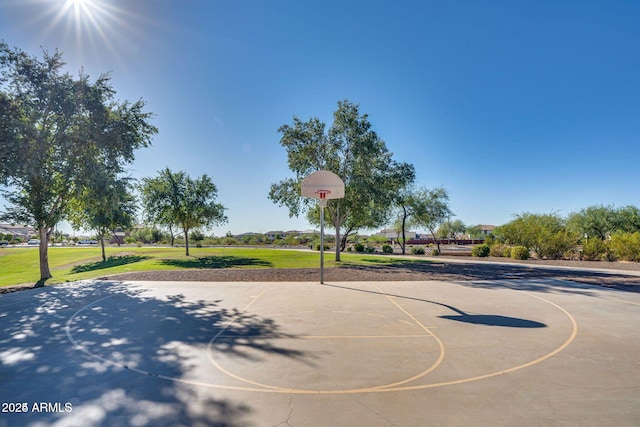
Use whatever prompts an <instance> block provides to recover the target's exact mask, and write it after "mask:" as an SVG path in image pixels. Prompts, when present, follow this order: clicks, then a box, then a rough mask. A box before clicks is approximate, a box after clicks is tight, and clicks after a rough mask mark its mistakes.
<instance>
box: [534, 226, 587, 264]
mask: <svg viewBox="0 0 640 427" xmlns="http://www.w3.org/2000/svg"><path fill="white" fill-rule="evenodd" d="M538 239H539V243H538V244H537V246H538V247H537V248H536V252H537V254H538V258H539V259H543V258H546V259H561V258H562V257H563V256H564V254H565V253H566V252H567V251H570V250H571V249H572V248H573V247H575V245H576V243H577V241H578V239H577V237H576V236H575V235H574V234H572V233H568V232H566V231H564V230H560V231H557V232H556V233H553V234H549V235H542V236H540V237H539V238H538Z"/></svg>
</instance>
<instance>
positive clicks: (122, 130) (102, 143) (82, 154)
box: [0, 42, 157, 284]
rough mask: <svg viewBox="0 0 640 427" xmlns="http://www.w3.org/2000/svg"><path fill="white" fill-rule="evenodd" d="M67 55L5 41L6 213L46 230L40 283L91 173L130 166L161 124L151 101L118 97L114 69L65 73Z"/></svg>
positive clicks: (0, 99) (0, 158)
mask: <svg viewBox="0 0 640 427" xmlns="http://www.w3.org/2000/svg"><path fill="white" fill-rule="evenodd" d="M63 66H64V61H63V59H62V54H60V53H59V52H57V51H56V52H55V53H53V54H49V53H48V52H44V55H43V58H42V59H39V58H37V57H33V56H30V55H28V54H26V53H25V52H23V51H21V50H19V49H11V48H9V47H8V46H7V45H6V44H5V43H2V42H0V138H1V139H0V184H4V185H6V186H7V189H5V190H4V191H3V194H4V195H5V197H6V199H7V200H8V201H9V202H10V203H11V205H12V206H11V207H10V208H9V209H8V210H7V212H5V215H4V217H5V218H10V219H11V220H12V221H15V222H19V223H29V224H33V225H34V226H35V227H36V228H37V229H38V233H39V237H40V278H41V280H40V283H41V284H43V283H44V281H45V280H46V279H48V278H50V277H51V272H50V270H49V260H48V250H47V249H48V246H47V243H48V240H49V237H50V235H51V233H52V231H53V229H54V227H55V225H56V224H57V223H58V222H59V221H60V220H62V219H63V218H65V217H66V216H67V214H68V208H69V203H70V202H71V201H72V200H73V199H74V198H75V197H76V196H77V195H79V194H81V193H82V192H83V190H84V189H86V188H87V187H90V186H91V181H92V178H91V176H92V173H93V171H95V170H96V169H100V168H106V169H107V170H110V171H111V172H112V173H113V174H118V173H120V172H122V171H123V168H124V165H125V164H127V163H130V162H132V161H133V159H134V151H135V150H136V149H138V148H140V147H145V146H148V145H150V143H151V136H152V135H153V134H155V133H157V129H156V128H155V127H154V126H152V125H151V124H150V123H149V119H150V117H151V113H148V112H144V111H143V109H144V106H145V103H144V102H143V101H142V100H139V101H137V102H134V103H130V102H128V101H125V102H118V101H116V100H114V96H115V91H114V89H113V88H112V86H111V84H110V77H109V76H108V75H106V74H105V75H101V76H100V77H98V79H96V80H95V81H93V82H92V81H91V80H90V79H89V76H87V75H85V74H83V73H82V72H81V73H80V74H79V76H78V77H77V78H74V77H72V76H71V75H70V74H68V73H65V72H63Z"/></svg>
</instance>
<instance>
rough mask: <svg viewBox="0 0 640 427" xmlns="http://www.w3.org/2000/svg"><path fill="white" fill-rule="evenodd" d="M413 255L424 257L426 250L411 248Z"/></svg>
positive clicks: (418, 247)
mask: <svg viewBox="0 0 640 427" xmlns="http://www.w3.org/2000/svg"><path fill="white" fill-rule="evenodd" d="M411 253H412V254H414V255H424V248H423V247H422V246H416V247H413V248H411Z"/></svg>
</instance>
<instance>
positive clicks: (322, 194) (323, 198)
mask: <svg viewBox="0 0 640 427" xmlns="http://www.w3.org/2000/svg"><path fill="white" fill-rule="evenodd" d="M316 194H317V195H318V199H319V200H320V207H323V208H324V207H325V206H327V195H329V194H331V190H316Z"/></svg>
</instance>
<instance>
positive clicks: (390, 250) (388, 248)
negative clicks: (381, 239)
mask: <svg viewBox="0 0 640 427" xmlns="http://www.w3.org/2000/svg"><path fill="white" fill-rule="evenodd" d="M382 252H383V253H385V254H392V253H393V248H392V247H391V245H383V246H382Z"/></svg>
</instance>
